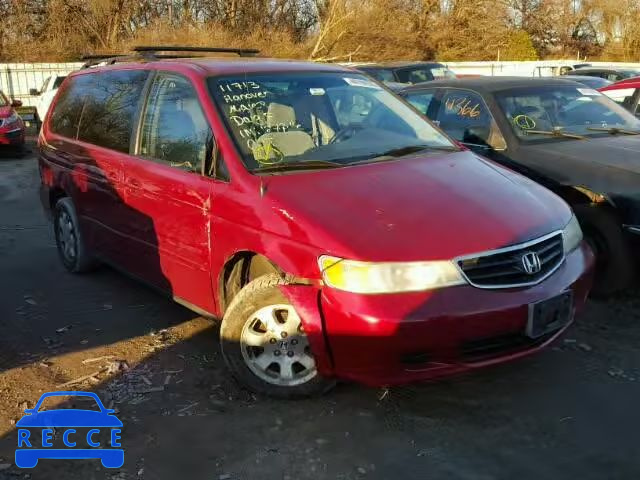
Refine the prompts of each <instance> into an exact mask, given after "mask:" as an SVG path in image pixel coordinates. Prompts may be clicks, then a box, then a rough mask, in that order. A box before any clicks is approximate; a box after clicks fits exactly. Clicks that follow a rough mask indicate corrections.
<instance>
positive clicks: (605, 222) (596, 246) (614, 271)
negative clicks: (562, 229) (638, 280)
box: [574, 204, 635, 297]
mask: <svg viewBox="0 0 640 480" xmlns="http://www.w3.org/2000/svg"><path fill="white" fill-rule="evenodd" d="M574 211H575V213H576V216H577V217H578V221H579V222H580V226H581V227H582V230H583V232H584V237H585V240H586V241H587V243H589V245H590V246H591V248H592V249H593V251H594V253H595V254H596V272H595V281H594V285H593V290H592V291H593V294H594V295H596V296H601V297H604V296H607V295H611V294H613V293H615V292H618V291H620V290H624V289H625V288H627V287H629V286H630V285H631V284H632V282H633V279H634V276H635V258H634V256H633V254H632V251H631V247H630V245H629V241H628V240H627V238H626V236H625V232H624V230H623V228H622V225H621V222H620V221H619V220H618V218H617V217H616V216H615V214H614V212H612V211H611V210H609V209H607V208H603V207H602V206H598V205H593V204H590V205H576V206H574Z"/></svg>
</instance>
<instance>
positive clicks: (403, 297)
mask: <svg viewBox="0 0 640 480" xmlns="http://www.w3.org/2000/svg"><path fill="white" fill-rule="evenodd" d="M593 263H594V257H593V253H592V252H591V250H590V249H589V247H587V246H586V245H585V244H584V243H583V245H582V246H581V247H580V248H578V249H576V250H574V251H573V252H571V253H570V254H569V255H568V256H567V258H566V260H565V262H564V263H563V264H562V266H561V267H560V268H559V269H558V270H557V271H556V272H555V273H554V274H553V275H552V276H551V277H549V278H547V279H546V280H544V281H543V282H541V283H539V284H538V285H535V286H531V287H526V288H513V289H505V290H484V289H480V288H476V287H472V286H469V285H464V286H460V287H451V288H445V289H442V290H434V291H431V292H418V293H406V294H393V295H369V296H367V295H357V294H352V293H347V292H341V291H338V290H335V289H331V288H322V289H317V290H316V289H314V288H313V287H305V286H291V287H284V288H283V291H284V292H285V294H286V295H287V296H288V297H289V299H290V300H291V301H292V302H293V304H294V305H295V306H296V308H297V309H298V311H299V313H300V314H301V318H302V319H303V321H304V323H305V328H306V332H307V334H308V335H309V337H310V343H311V347H312V349H313V352H314V355H315V356H316V358H317V360H318V369H319V371H320V373H322V374H324V375H332V376H335V377H338V378H343V379H348V380H353V381H357V382H360V383H364V384H368V385H373V386H383V385H394V384H402V383H408V382H413V381H420V380H429V379H434V378H438V377H443V376H448V375H453V374H457V373H462V372H466V371H470V370H473V369H476V368H480V367H485V366H489V365H493V364H497V363H502V362H505V361H509V360H513V359H516V358H519V357H523V356H525V355H529V354H531V353H533V352H535V351H538V350H540V349H542V348H544V347H545V346H546V345H548V344H549V343H551V342H552V341H553V340H554V339H556V338H557V337H558V336H559V335H561V333H562V332H563V331H564V330H565V329H566V328H567V327H568V325H567V326H565V327H563V328H562V329H560V330H558V331H555V332H553V333H551V334H548V335H546V336H543V337H541V338H538V339H535V340H534V339H530V338H528V337H526V336H525V334H524V332H525V329H526V325H527V320H528V305H529V304H531V303H534V302H538V301H541V300H546V299H548V298H551V297H554V296H556V295H559V294H560V293H562V292H564V291H566V290H572V291H573V302H574V305H573V307H574V311H580V310H581V309H582V307H583V306H584V303H585V301H586V298H587V294H588V292H589V289H590V287H591V283H592V275H593ZM300 289H304V290H300ZM305 290H306V292H307V293H304V291H305ZM301 292H302V293H301ZM318 299H319V300H318Z"/></svg>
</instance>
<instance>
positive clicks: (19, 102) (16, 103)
mask: <svg viewBox="0 0 640 480" xmlns="http://www.w3.org/2000/svg"><path fill="white" fill-rule="evenodd" d="M11 106H12V107H14V108H18V107H21V106H22V102H21V101H20V100H13V101H12V102H11Z"/></svg>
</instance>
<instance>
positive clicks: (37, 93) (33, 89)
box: [29, 88, 40, 97]
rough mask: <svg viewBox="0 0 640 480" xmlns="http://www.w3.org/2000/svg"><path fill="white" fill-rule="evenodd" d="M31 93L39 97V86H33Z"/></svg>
mask: <svg viewBox="0 0 640 480" xmlns="http://www.w3.org/2000/svg"><path fill="white" fill-rule="evenodd" d="M29 95H33V96H35V97H37V96H38V95H40V91H39V90H38V89H37V88H31V89H29Z"/></svg>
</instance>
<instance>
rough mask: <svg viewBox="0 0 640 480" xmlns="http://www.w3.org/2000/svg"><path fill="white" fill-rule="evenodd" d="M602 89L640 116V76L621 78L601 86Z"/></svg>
mask: <svg viewBox="0 0 640 480" xmlns="http://www.w3.org/2000/svg"><path fill="white" fill-rule="evenodd" d="M600 91H601V92H602V93H604V94H605V95H606V96H607V97H609V98H611V99H612V100H614V101H615V102H617V103H618V104H620V105H621V106H623V107H624V108H626V109H627V110H629V111H630V112H631V113H633V114H634V115H635V116H636V117H640V77H633V78H627V79H625V80H621V81H619V82H616V83H614V84H613V85H608V86H606V87H604V88H601V89H600Z"/></svg>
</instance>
